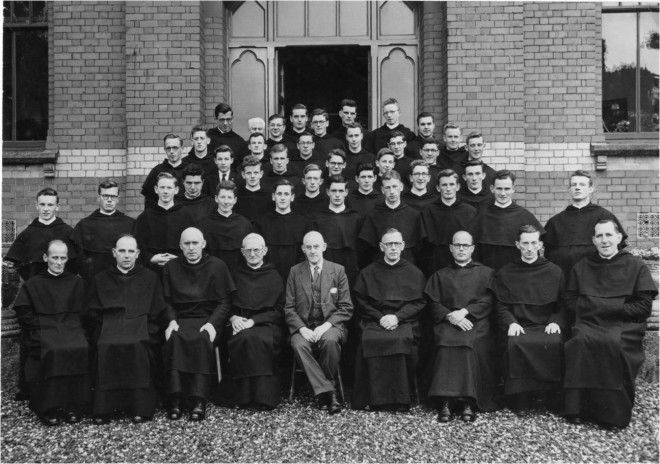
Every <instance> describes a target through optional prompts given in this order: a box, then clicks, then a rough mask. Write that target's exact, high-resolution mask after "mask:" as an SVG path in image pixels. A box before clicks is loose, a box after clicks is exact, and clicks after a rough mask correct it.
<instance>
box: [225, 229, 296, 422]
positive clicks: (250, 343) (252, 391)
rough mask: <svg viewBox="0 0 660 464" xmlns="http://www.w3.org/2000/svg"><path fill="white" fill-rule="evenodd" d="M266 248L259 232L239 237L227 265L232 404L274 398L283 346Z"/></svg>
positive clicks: (276, 279)
mask: <svg viewBox="0 0 660 464" xmlns="http://www.w3.org/2000/svg"><path fill="white" fill-rule="evenodd" d="M267 251H268V248H267V247H266V242H265V241H264V238H263V237H262V236H261V235H259V234H248V235H246V236H245V238H244V239H243V243H242V247H241V253H242V254H243V257H244V258H245V259H244V260H243V262H241V264H239V265H238V266H236V267H234V268H232V278H233V279H234V283H235V284H236V293H235V294H234V295H233V297H232V305H231V316H230V317H229V321H230V322H231V326H230V331H231V336H230V337H229V343H228V348H229V350H228V351H229V359H230V360H231V376H232V380H233V384H234V385H233V396H234V402H235V404H238V405H239V406H245V407H254V408H257V409H273V408H275V407H276V406H277V405H278V404H279V402H280V382H279V379H280V372H279V368H280V366H282V364H283V363H282V360H281V355H282V348H283V345H284V341H285V340H286V338H285V331H284V311H283V308H284V281H283V280H282V277H280V274H279V272H277V269H275V266H273V265H272V264H268V263H265V262H264V256H265V255H266V252H267Z"/></svg>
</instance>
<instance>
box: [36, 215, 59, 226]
mask: <svg viewBox="0 0 660 464" xmlns="http://www.w3.org/2000/svg"><path fill="white" fill-rule="evenodd" d="M55 219H57V216H53V217H52V218H51V219H49V220H48V221H44V220H43V219H41V218H39V222H40V223H42V224H43V225H45V226H49V225H51V224H52V223H53V222H55Z"/></svg>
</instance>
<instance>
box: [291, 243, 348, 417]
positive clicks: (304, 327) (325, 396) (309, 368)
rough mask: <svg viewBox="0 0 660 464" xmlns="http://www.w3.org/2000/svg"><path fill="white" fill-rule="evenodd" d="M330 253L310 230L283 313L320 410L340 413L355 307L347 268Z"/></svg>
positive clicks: (293, 276)
mask: <svg viewBox="0 0 660 464" xmlns="http://www.w3.org/2000/svg"><path fill="white" fill-rule="evenodd" d="M325 249H326V243H325V240H324V239H323V236H322V235H321V234H320V233H318V232H308V233H307V234H306V235H305V237H304V238H303V244H302V250H303V252H304V253H305V257H306V258H307V259H306V260H305V261H303V262H302V263H299V264H296V265H295V266H293V267H292V268H291V272H290V273H289V277H288V279H287V283H286V303H285V305H284V315H285V318H286V324H287V326H288V328H289V332H290V333H291V346H292V348H293V353H294V355H295V357H296V361H297V362H298V364H299V365H300V366H301V367H302V368H303V370H304V371H305V374H307V378H308V379H309V383H310V384H311V385H312V389H313V390H314V395H316V396H317V398H318V400H319V406H320V407H321V408H327V409H328V412H329V413H330V414H336V413H338V412H340V411H341V404H340V403H339V401H338V399H337V392H336V379H337V372H338V369H339V360H340V358H341V346H342V344H343V343H345V342H346V335H347V334H346V326H345V325H346V323H347V322H348V320H349V319H350V318H351V315H352V314H353V303H352V301H351V296H350V292H349V289H348V279H347V278H346V273H345V272H344V267H343V266H340V265H339V264H335V263H332V262H330V261H327V260H324V259H323V253H324V251H325Z"/></svg>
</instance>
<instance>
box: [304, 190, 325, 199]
mask: <svg viewBox="0 0 660 464" xmlns="http://www.w3.org/2000/svg"><path fill="white" fill-rule="evenodd" d="M320 194H321V191H320V190H317V191H316V193H315V194H314V195H310V194H309V190H305V196H306V197H307V198H316V197H318V196H319V195H320Z"/></svg>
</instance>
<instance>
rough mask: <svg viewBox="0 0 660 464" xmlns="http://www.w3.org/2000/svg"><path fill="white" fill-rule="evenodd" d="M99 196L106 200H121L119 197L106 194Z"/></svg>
mask: <svg viewBox="0 0 660 464" xmlns="http://www.w3.org/2000/svg"><path fill="white" fill-rule="evenodd" d="M99 196H100V197H101V198H103V199H104V200H116V199H117V198H119V195H105V194H101V195H99Z"/></svg>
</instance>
